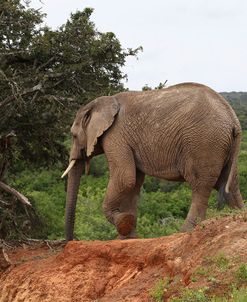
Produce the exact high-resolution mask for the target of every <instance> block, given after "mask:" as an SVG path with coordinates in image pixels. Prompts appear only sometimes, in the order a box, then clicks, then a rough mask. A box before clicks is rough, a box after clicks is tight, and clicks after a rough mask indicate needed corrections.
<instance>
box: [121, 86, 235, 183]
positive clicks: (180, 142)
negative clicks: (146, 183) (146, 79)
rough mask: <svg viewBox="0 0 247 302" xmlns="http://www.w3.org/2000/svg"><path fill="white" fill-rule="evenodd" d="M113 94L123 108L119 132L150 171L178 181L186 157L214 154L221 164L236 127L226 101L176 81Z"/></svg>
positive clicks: (151, 173)
mask: <svg viewBox="0 0 247 302" xmlns="http://www.w3.org/2000/svg"><path fill="white" fill-rule="evenodd" d="M116 98H117V99H118V101H119V103H120V108H121V109H120V112H119V117H118V121H117V124H118V125H119V127H118V128H117V129H118V130H117V131H119V132H121V133H120V137H121V138H122V137H126V143H127V144H129V145H130V147H131V149H132V150H134V155H135V159H136V162H137V163H138V167H139V168H140V169H141V170H142V171H143V172H145V173H147V174H149V175H154V176H158V177H164V178H166V179H179V177H181V175H183V173H182V172H181V171H183V170H184V166H183V165H184V163H185V162H186V161H187V160H188V159H189V158H190V159H191V160H192V162H196V161H197V160H199V157H198V154H199V155H200V159H203V158H204V157H205V162H207V158H208V159H210V158H214V157H215V158H214V160H213V161H214V162H217V161H218V162H219V158H222V159H223V158H224V157H226V154H227V153H228V151H229V146H230V145H231V140H232V130H233V128H235V127H236V128H237V129H240V126H239V122H238V119H237V117H236V115H235V113H234V111H233V110H232V109H231V107H230V105H228V103H227V102H226V101H225V100H224V98H222V97H221V96H220V95H219V94H218V93H216V92H215V91H213V90H211V89H210V88H208V87H206V86H203V85H199V84H194V83H187V84H179V85H175V86H172V87H170V88H166V89H162V90H158V91H148V92H141V93H140V92H127V93H122V94H119V95H117V96H116ZM160 162H162V164H160ZM220 164H222V163H220ZM150 167H151V168H150ZM150 171H151V172H150ZM153 171H155V172H153Z"/></svg>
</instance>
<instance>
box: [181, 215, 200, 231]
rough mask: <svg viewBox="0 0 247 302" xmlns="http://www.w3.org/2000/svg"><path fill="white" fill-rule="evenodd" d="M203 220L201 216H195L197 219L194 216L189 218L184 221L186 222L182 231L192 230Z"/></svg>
mask: <svg viewBox="0 0 247 302" xmlns="http://www.w3.org/2000/svg"><path fill="white" fill-rule="evenodd" d="M201 221H202V219H200V218H199V217H198V218H195V219H192V218H189V219H188V218H187V219H186V220H185V222H184V224H183V225H182V227H181V229H180V231H181V232H191V231H192V230H193V229H194V228H195V226H196V225H197V224H198V223H200V222H201Z"/></svg>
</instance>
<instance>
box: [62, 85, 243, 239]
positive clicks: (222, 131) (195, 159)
mask: <svg viewBox="0 0 247 302" xmlns="http://www.w3.org/2000/svg"><path fill="white" fill-rule="evenodd" d="M71 132H72V135H73V145H72V148H71V152H70V160H72V159H75V160H76V165H75V166H74V167H73V168H72V170H71V171H70V172H69V180H68V189H67V202H66V239H67V240H72V239H73V228H74V217H75V205H76V199H77V192H78V187H79V181H80V176H81V174H82V171H83V163H84V162H85V161H88V160H89V159H90V158H91V157H93V156H95V155H97V154H101V153H105V155H106V158H107V161H108V164H109V170H110V180H109V184H108V187H107V192H106V196H105V199H104V203H103V210H104V213H105V216H106V217H107V219H108V220H109V221H110V222H111V223H113V224H114V225H115V226H116V228H117V231H118V233H119V236H120V238H134V237H135V236H136V211H137V200H138V197H139V194H140V188H141V186H142V184H143V181H144V177H145V174H147V175H151V176H155V177H158V178H162V179H166V180H173V181H182V182H183V181H186V182H188V183H189V185H190V187H191V189H192V204H191V207H190V210H189V213H188V216H187V218H186V220H185V223H184V225H183V227H182V230H183V231H187V230H190V229H192V228H193V227H194V226H195V225H196V223H197V222H198V221H201V220H203V219H205V215H206V209H207V207H208V199H209V196H210V193H211V191H212V190H213V189H214V188H215V189H216V190H218V191H219V198H220V201H222V200H224V201H225V202H227V203H228V204H229V205H230V206H231V207H233V208H242V207H243V201H242V197H241V194H240V191H239V184H238V177H237V166H236V163H237V156H238V151H239V145H240V137H241V128H240V124H239V121H238V119H237V117H236V115H235V113H234V111H233V110H232V108H231V107H230V106H229V105H228V103H227V102H226V101H225V100H224V98H223V97H222V96H220V95H219V94H217V93H216V92H215V91H213V90H211V89H210V88H208V87H206V86H203V85H200V84H195V83H183V84H178V85H175V86H171V87H169V88H166V89H162V90H155V91H146V92H123V93H119V94H116V95H114V96H108V97H100V98H97V99H96V100H94V101H92V102H90V103H89V104H87V105H85V106H83V107H81V108H80V109H79V111H78V113H77V115H76V118H75V121H74V123H73V126H72V128H71ZM226 184H227V187H228V188H229V193H226V189H225V187H226Z"/></svg>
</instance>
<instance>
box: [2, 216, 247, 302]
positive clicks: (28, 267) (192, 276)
mask: <svg viewBox="0 0 247 302" xmlns="http://www.w3.org/2000/svg"><path fill="white" fill-rule="evenodd" d="M5 253H6V255H8V257H9V259H10V262H11V263H12V264H11V266H10V267H9V268H8V269H6V270H5V271H3V272H2V273H1V274H0V301H1V302H20V301H29V302H41V301H42V302H48V301H61V302H65V301H72V302H76V301H78V302H79V301H80V302H81V301H83V302H89V301H95V302H96V301H98V302H106V301H107V302H120V301H124V302H139V301H140V302H145V301H214V300H213V296H215V295H217V296H224V295H225V294H226V293H227V292H228V295H229V292H231V291H232V290H233V287H234V288H235V289H234V290H233V291H235V294H236V293H238V290H237V289H239V288H241V287H243V286H246V285H247V264H246V263H247V212H243V213H242V214H238V215H233V216H228V217H224V218H221V219H214V220H208V221H205V223H203V224H201V225H199V226H197V228H196V229H195V230H194V231H193V232H191V233H179V234H174V235H171V236H167V237H160V238H153V239H136V240H126V241H119V240H113V241H91V242H90V241H73V242H69V243H68V244H67V245H66V246H65V247H60V248H52V246H51V245H50V244H47V245H45V246H42V247H41V246H37V245H34V246H31V247H30V246H29V247H28V246H27V245H24V246H23V247H20V248H18V249H13V250H11V249H7V248H6V249H5ZM179 295H180V296H181V295H183V297H182V298H180V299H179V298H177V300H173V299H172V298H174V297H179ZM241 295H246V296H244V297H245V298H246V297H247V289H246V288H245V289H243V288H242V290H241ZM186 297H191V298H190V300H186ZM193 297H194V300H193ZM195 297H197V299H195ZM198 297H202V299H201V300H199V299H198ZM241 297H242V296H241ZM217 301H219V300H217ZM220 301H223V300H220ZM224 301H228V300H224ZM229 301H246V300H229Z"/></svg>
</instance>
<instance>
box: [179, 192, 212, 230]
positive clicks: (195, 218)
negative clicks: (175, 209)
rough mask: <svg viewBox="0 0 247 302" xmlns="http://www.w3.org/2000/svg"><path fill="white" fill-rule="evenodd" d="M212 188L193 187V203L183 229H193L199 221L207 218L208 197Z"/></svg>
mask: <svg viewBox="0 0 247 302" xmlns="http://www.w3.org/2000/svg"><path fill="white" fill-rule="evenodd" d="M211 191H212V188H202V189H199V190H198V189H194V190H193V189H192V203H191V206H190V210H189V213H188V215H187V217H186V220H185V222H184V224H183V226H182V228H181V231H183V232H187V231H190V230H192V229H193V228H194V227H195V226H196V225H197V224H198V223H200V222H201V221H202V220H204V219H205V218H206V211H207V208H208V199H209V196H210V193H211Z"/></svg>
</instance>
